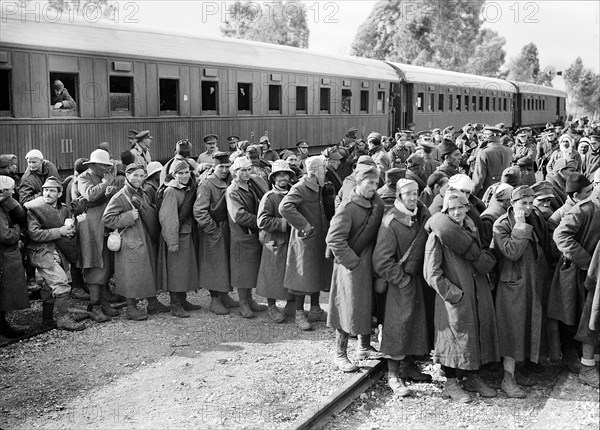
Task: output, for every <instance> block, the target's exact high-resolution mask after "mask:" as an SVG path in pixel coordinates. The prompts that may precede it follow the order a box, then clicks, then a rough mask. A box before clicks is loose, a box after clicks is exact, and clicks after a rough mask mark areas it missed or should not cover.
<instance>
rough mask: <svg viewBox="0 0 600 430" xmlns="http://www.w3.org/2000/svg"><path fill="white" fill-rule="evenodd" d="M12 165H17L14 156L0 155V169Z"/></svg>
mask: <svg viewBox="0 0 600 430" xmlns="http://www.w3.org/2000/svg"><path fill="white" fill-rule="evenodd" d="M13 164H17V156H16V155H14V154H1V155H0V168H3V167H8V166H11V165H13Z"/></svg>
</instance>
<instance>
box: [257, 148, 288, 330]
mask: <svg viewBox="0 0 600 430" xmlns="http://www.w3.org/2000/svg"><path fill="white" fill-rule="evenodd" d="M271 167H272V170H271V173H270V174H269V182H270V183H271V190H270V191H268V192H267V193H266V194H265V195H264V196H263V197H262V199H261V200H260V204H259V206H258V213H257V224H258V228H259V229H260V233H259V240H260V243H261V244H262V256H261V258H260V268H259V269H258V280H257V282H256V293H257V294H259V295H261V296H263V297H266V298H267V302H268V305H269V309H268V314H269V318H270V319H271V321H274V322H276V323H281V322H283V321H284V320H285V317H286V315H288V314H289V315H290V316H294V315H295V309H296V307H295V303H294V296H292V295H291V294H290V293H289V292H288V291H287V290H286V289H285V288H284V287H283V281H284V278H285V263H286V260H287V251H288V244H289V240H290V230H291V226H290V225H289V224H288V222H287V221H286V220H285V218H283V217H282V216H281V213H279V204H280V203H281V200H283V198H284V197H285V195H286V194H287V193H288V192H289V190H290V188H291V185H290V181H291V179H292V178H293V177H294V171H293V170H292V169H291V168H290V166H289V165H288V163H287V162H286V161H284V160H275V161H274V162H273V165H272V166H271ZM277 300H287V304H286V308H285V312H281V310H279V308H277V304H276V302H277Z"/></svg>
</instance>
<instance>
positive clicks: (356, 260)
mask: <svg viewBox="0 0 600 430" xmlns="http://www.w3.org/2000/svg"><path fill="white" fill-rule="evenodd" d="M383 210H384V204H383V201H382V200H381V198H380V197H379V195H378V194H375V196H374V197H373V199H370V200H369V199H366V198H365V197H363V196H360V195H358V194H356V192H355V191H354V190H353V191H351V192H350V195H349V196H348V197H347V198H346V199H344V201H343V202H342V203H341V204H340V206H338V208H337V210H336V211H335V215H334V216H333V218H332V219H331V225H330V226H329V231H328V233H327V238H326V242H327V246H328V247H329V249H330V250H331V251H332V253H333V256H334V263H333V276H332V281H331V293H330V294H329V315H328V319H327V324H328V325H329V326H330V327H333V328H336V329H341V330H343V331H345V332H346V333H352V334H357V335H358V334H363V335H367V334H370V333H371V302H372V292H373V285H372V283H373V263H372V256H373V247H374V245H375V239H376V237H377V231H378V229H379V225H380V224H381V219H382V216H383Z"/></svg>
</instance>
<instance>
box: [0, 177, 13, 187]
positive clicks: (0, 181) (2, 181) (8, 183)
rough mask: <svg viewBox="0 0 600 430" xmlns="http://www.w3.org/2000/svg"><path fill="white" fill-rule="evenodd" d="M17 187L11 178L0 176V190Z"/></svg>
mask: <svg viewBox="0 0 600 430" xmlns="http://www.w3.org/2000/svg"><path fill="white" fill-rule="evenodd" d="M14 186H15V180H14V179H13V178H11V177H10V176H4V175H0V190H8V189H9V188H12V187H14Z"/></svg>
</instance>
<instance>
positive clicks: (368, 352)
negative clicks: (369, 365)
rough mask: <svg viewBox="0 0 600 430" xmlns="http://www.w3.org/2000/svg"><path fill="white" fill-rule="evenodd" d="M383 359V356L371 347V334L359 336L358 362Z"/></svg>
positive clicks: (357, 347) (357, 346)
mask: <svg viewBox="0 0 600 430" xmlns="http://www.w3.org/2000/svg"><path fill="white" fill-rule="evenodd" d="M382 357H383V354H381V352H379V351H377V350H376V349H375V348H373V347H372V346H371V335H370V334H359V335H358V343H357V345H356V359H357V360H379V359H380V358H382Z"/></svg>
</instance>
